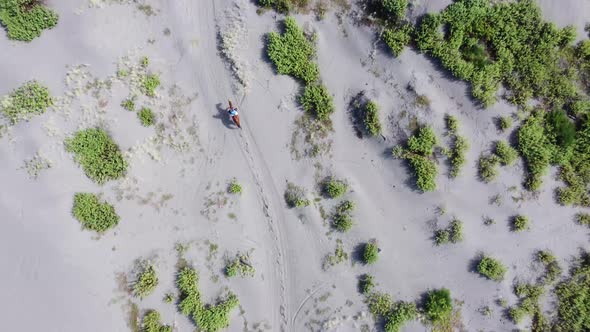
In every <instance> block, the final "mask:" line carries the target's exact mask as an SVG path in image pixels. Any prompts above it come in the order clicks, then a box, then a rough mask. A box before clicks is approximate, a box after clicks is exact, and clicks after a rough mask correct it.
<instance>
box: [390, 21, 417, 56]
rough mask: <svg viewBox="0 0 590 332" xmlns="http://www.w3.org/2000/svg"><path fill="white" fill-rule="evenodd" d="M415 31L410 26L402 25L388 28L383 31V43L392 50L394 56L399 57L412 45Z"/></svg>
mask: <svg viewBox="0 0 590 332" xmlns="http://www.w3.org/2000/svg"><path fill="white" fill-rule="evenodd" d="M413 32H414V29H413V27H412V25H410V24H400V25H398V26H395V27H390V28H386V29H385V30H384V31H383V37H382V38H383V41H384V42H385V44H386V45H387V46H388V47H389V49H390V50H391V53H393V55H394V56H396V57H397V56H399V55H400V54H401V53H402V51H403V50H404V48H405V47H406V46H407V45H408V44H410V41H411V40H412V33H413Z"/></svg>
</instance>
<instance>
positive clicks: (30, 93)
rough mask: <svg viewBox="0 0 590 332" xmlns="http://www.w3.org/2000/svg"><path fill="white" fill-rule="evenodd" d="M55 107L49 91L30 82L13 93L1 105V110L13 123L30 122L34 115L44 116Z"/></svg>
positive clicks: (34, 82) (36, 83)
mask: <svg viewBox="0 0 590 332" xmlns="http://www.w3.org/2000/svg"><path fill="white" fill-rule="evenodd" d="M51 105H53V98H51V95H50V94H49V90H48V89H47V88H46V87H44V86H42V85H40V84H39V83H38V82H36V81H30V82H27V83H25V84H23V85H22V86H21V87H19V88H17V89H16V90H14V91H12V92H11V93H10V94H9V95H8V96H6V97H4V98H3V99H2V100H1V103H0V110H1V111H2V112H3V113H4V115H5V116H6V117H8V119H9V120H10V122H11V123H13V124H15V123H18V122H19V121H20V120H29V119H30V118H31V117H32V116H33V115H39V114H43V113H44V112H45V111H46V110H47V108H48V107H50V106H51Z"/></svg>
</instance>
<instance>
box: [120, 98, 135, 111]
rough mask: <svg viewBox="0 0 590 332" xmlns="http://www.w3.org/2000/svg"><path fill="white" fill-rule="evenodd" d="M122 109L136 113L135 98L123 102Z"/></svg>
mask: <svg viewBox="0 0 590 332" xmlns="http://www.w3.org/2000/svg"><path fill="white" fill-rule="evenodd" d="M121 107H123V108H124V109H126V110H128V111H131V112H135V100H134V99H133V98H127V99H125V100H123V101H122V102H121Z"/></svg>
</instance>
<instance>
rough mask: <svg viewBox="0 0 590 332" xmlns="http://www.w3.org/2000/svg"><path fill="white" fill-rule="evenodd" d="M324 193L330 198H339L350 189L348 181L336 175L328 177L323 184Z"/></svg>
mask: <svg viewBox="0 0 590 332" xmlns="http://www.w3.org/2000/svg"><path fill="white" fill-rule="evenodd" d="M322 187H323V189H322V190H323V193H324V195H326V196H327V197H329V198H338V197H340V196H342V195H344V194H345V193H346V191H348V183H346V181H344V180H340V179H337V178H334V177H329V178H327V179H326V180H325V181H324V183H323V184H322Z"/></svg>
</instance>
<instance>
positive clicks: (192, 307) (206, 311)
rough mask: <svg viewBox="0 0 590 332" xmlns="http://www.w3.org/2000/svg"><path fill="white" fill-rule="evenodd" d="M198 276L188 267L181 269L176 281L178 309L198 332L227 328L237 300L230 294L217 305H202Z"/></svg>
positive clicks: (213, 331)
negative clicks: (178, 293)
mask: <svg viewBox="0 0 590 332" xmlns="http://www.w3.org/2000/svg"><path fill="white" fill-rule="evenodd" d="M198 282H199V275H198V274H197V271H195V270H194V269H192V268H190V267H185V268H183V269H182V270H181V271H180V272H179V273H178V277H177V280H176V285H177V287H178V290H179V291H180V301H179V304H178V307H179V309H180V311H181V312H182V313H183V314H184V315H186V316H188V317H190V318H192V319H193V321H194V322H195V324H196V325H197V327H198V329H199V330H202V331H204V332H217V331H219V330H221V329H223V328H225V327H227V326H229V314H230V312H231V311H232V310H233V309H234V308H236V307H237V306H238V305H239V301H238V298H237V297H236V296H235V295H234V294H232V293H230V294H229V295H228V296H227V297H226V298H225V299H220V300H218V301H217V304H204V303H203V301H202V300H201V292H200V291H199V285H198Z"/></svg>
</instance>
